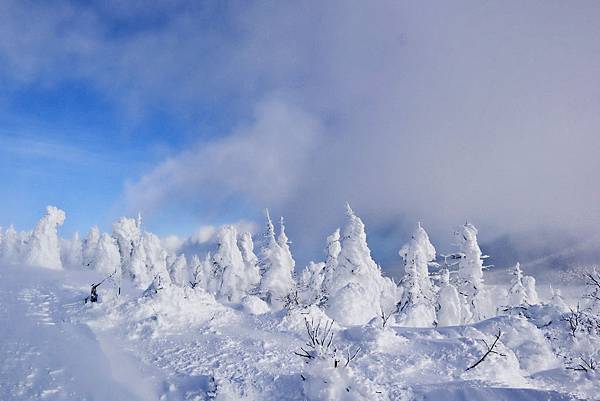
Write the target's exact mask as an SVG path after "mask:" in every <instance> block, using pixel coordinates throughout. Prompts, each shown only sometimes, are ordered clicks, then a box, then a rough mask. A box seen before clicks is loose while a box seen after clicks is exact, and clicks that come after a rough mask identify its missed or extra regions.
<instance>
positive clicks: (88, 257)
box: [81, 226, 100, 268]
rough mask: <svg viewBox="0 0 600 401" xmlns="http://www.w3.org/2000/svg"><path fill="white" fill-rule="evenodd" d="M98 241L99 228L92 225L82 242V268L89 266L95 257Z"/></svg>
mask: <svg viewBox="0 0 600 401" xmlns="http://www.w3.org/2000/svg"><path fill="white" fill-rule="evenodd" d="M99 241H100V229H99V228H98V226H94V227H92V228H91V229H90V231H89V232H88V234H87V236H86V237H85V239H84V240H83V244H82V250H81V253H82V264H83V267H84V268H91V266H92V262H93V260H94V258H95V257H96V248H97V247H98V242H99Z"/></svg>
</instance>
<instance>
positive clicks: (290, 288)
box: [259, 211, 295, 309]
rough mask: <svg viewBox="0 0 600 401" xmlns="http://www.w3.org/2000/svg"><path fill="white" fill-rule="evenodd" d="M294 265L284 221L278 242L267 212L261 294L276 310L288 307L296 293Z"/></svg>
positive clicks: (261, 252)
mask: <svg viewBox="0 0 600 401" xmlns="http://www.w3.org/2000/svg"><path fill="white" fill-rule="evenodd" d="M294 265H295V262H294V259H293V258H292V255H291V252H290V248H289V245H288V239H287V236H286V235H285V226H284V224H283V221H282V222H281V232H280V234H279V237H278V239H277V240H276V239H275V228H274V227H273V222H272V221H271V217H270V216H269V212H268V211H267V212H266V228H265V233H264V234H263V240H262V244H261V249H260V255H259V266H260V268H261V271H262V277H261V281H260V287H259V293H260V294H261V296H262V298H263V299H264V300H265V301H266V302H267V303H268V304H269V305H271V307H272V308H274V309H281V308H282V307H284V306H286V304H287V303H288V302H289V300H290V297H293V294H294V293H295V283H294V278H293V270H294Z"/></svg>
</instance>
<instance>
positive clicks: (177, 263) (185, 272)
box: [168, 254, 190, 287]
mask: <svg viewBox="0 0 600 401" xmlns="http://www.w3.org/2000/svg"><path fill="white" fill-rule="evenodd" d="M168 270H169V277H170V278H171V282H172V283H173V284H175V285H178V286H180V287H183V286H186V285H188V284H189V281H190V274H189V269H188V264H187V259H186V258H185V255H184V254H181V255H178V256H177V257H175V258H174V260H173V261H172V263H170V264H169V268H168Z"/></svg>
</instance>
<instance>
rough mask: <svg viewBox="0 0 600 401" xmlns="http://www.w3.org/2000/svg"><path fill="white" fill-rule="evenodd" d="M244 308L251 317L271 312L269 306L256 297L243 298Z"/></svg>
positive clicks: (247, 296)
mask: <svg viewBox="0 0 600 401" xmlns="http://www.w3.org/2000/svg"><path fill="white" fill-rule="evenodd" d="M242 308H243V310H244V312H246V313H248V314H250V315H263V314H265V313H268V312H270V311H271V308H269V305H268V304H267V303H266V302H265V301H263V300H262V299H260V298H259V297H257V296H256V295H246V296H245V297H244V298H242Z"/></svg>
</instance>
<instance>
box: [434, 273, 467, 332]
mask: <svg viewBox="0 0 600 401" xmlns="http://www.w3.org/2000/svg"><path fill="white" fill-rule="evenodd" d="M437 299H438V301H437V302H438V307H437V322H438V326H456V325H459V324H460V323H461V320H462V319H461V315H460V313H461V304H460V303H461V300H460V297H459V294H458V290H457V289H456V287H455V286H453V285H452V284H451V283H450V272H449V271H448V269H442V271H441V272H440V289H439V291H438V294H437Z"/></svg>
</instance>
